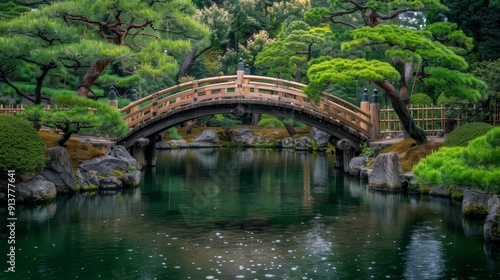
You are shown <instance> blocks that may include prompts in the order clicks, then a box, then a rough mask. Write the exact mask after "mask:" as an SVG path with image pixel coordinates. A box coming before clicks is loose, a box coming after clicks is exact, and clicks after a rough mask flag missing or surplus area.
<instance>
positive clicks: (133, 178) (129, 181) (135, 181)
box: [118, 170, 141, 188]
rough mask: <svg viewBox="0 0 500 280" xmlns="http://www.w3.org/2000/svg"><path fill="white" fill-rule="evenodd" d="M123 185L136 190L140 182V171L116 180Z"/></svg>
mask: <svg viewBox="0 0 500 280" xmlns="http://www.w3.org/2000/svg"><path fill="white" fill-rule="evenodd" d="M118 180H120V181H121V182H122V183H123V186H124V187H129V188H136V187H138V186H139V183H140V182H141V171H139V170H135V171H132V172H129V173H125V174H123V175H122V176H120V177H119V178H118Z"/></svg>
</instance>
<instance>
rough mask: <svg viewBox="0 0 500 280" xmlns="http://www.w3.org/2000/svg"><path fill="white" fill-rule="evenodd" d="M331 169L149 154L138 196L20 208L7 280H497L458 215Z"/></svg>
mask: <svg viewBox="0 0 500 280" xmlns="http://www.w3.org/2000/svg"><path fill="white" fill-rule="evenodd" d="M333 166H334V165H333V158H332V157H331V156H330V155H325V154H313V155H312V154H308V153H295V152H292V151H281V152H275V151H268V150H260V151H254V150H236V151H228V150H215V149H204V150H173V151H164V152H161V153H159V154H158V165H157V167H156V168H154V169H149V170H146V171H145V172H144V173H143V181H142V182H141V187H140V188H139V189H136V190H132V191H126V192H111V193H97V194H83V195H78V196H74V197H71V198H70V199H59V200H58V201H57V202H54V203H51V204H48V205H45V206H36V207H35V206H31V207H30V206H26V207H23V208H22V209H20V210H19V219H18V224H17V226H18V228H17V238H18V239H17V240H19V247H18V248H19V251H18V252H17V257H18V263H17V265H18V268H19V270H18V271H19V273H16V274H15V275H14V278H9V279H69V278H76V277H78V278H83V279H95V278H104V279H123V278H128V279H154V278H156V279H235V278H237V279H239V278H245V279H267V278H274V279H368V278H375V279H380V278H389V279H436V278H468V277H471V278H472V277H476V278H480V279H482V278H495V277H498V276H500V275H499V270H500V269H499V261H498V260H496V259H494V258H492V257H490V254H491V250H490V249H489V248H486V247H484V246H483V241H482V231H481V225H480V224H479V225H478V224H474V223H469V222H464V220H463V219H462V216H461V210H460V205H457V204H455V203H453V202H451V201H449V200H447V199H441V198H432V197H423V198H421V197H418V196H408V195H402V194H387V193H381V192H372V191H369V190H368V189H367V188H366V185H365V182H363V181H360V180H356V179H352V178H349V177H346V176H343V174H342V172H341V171H339V170H336V169H334V168H333ZM0 214H1V215H2V216H0V218H3V219H5V217H6V212H5V209H0ZM0 245H1V246H0V249H1V251H2V252H6V251H5V250H7V249H6V248H7V247H6V246H7V245H6V242H2V243H1V244H0ZM61 260H64V265H61ZM5 276H6V274H5V272H1V273H0V278H2V279H5ZM11 276H12V275H9V277H11Z"/></svg>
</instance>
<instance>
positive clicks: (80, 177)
mask: <svg viewBox="0 0 500 280" xmlns="http://www.w3.org/2000/svg"><path fill="white" fill-rule="evenodd" d="M76 184H77V185H78V186H80V188H81V189H83V190H93V189H96V188H98V187H99V178H98V177H97V170H90V171H83V170H82V169H80V168H79V169H77V170H76Z"/></svg>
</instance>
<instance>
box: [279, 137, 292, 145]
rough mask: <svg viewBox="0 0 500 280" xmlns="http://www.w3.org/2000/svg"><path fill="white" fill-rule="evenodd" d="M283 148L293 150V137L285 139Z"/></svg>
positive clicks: (282, 142)
mask: <svg viewBox="0 0 500 280" xmlns="http://www.w3.org/2000/svg"><path fill="white" fill-rule="evenodd" d="M281 146H282V147H283V148H293V138H292V137H285V138H283V141H281Z"/></svg>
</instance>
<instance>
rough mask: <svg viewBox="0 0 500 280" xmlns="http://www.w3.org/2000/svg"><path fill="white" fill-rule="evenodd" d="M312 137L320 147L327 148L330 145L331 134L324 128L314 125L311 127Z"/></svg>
mask: <svg viewBox="0 0 500 280" xmlns="http://www.w3.org/2000/svg"><path fill="white" fill-rule="evenodd" d="M311 138H312V139H314V141H316V144H317V145H318V148H319V149H326V148H327V147H328V143H329V142H328V140H329V139H330V134H328V133H326V132H324V131H323V130H320V129H317V128H316V127H313V128H312V129H311Z"/></svg>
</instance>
